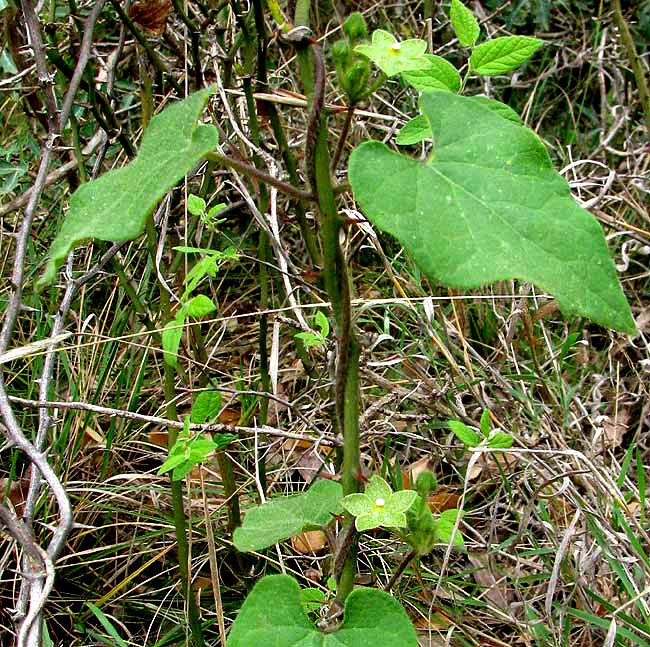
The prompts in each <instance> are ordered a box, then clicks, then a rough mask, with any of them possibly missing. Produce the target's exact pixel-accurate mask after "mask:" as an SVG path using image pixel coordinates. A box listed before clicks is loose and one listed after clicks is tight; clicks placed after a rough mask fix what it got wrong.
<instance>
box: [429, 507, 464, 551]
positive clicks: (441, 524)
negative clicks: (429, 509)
mask: <svg viewBox="0 0 650 647" xmlns="http://www.w3.org/2000/svg"><path fill="white" fill-rule="evenodd" d="M458 514H459V510H457V509H456V508H453V509H451V510H445V511H444V512H442V513H441V514H440V517H439V518H438V519H436V537H437V540H438V541H439V542H440V543H442V544H448V543H449V542H450V541H451V533H452V532H453V531H454V526H455V525H456V519H457V518H458ZM464 545H465V541H464V540H463V536H462V535H461V533H460V531H459V530H457V531H456V534H455V535H454V546H464Z"/></svg>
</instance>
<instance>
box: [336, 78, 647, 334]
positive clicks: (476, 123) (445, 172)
mask: <svg viewBox="0 0 650 647" xmlns="http://www.w3.org/2000/svg"><path fill="white" fill-rule="evenodd" d="M420 109H421V111H422V112H423V113H424V114H425V115H426V116H427V118H428V119H429V123H430V125H431V132H432V135H433V140H434V142H435V154H434V155H433V157H432V159H431V160H430V161H429V162H428V163H423V162H420V161H418V160H414V159H411V158H408V157H405V156H403V155H400V154H398V153H395V152H393V151H391V150H390V149H389V148H388V147H387V146H385V145H384V144H381V143H379V142H367V143H365V144H362V145H361V146H359V147H358V148H357V149H356V150H355V151H353V153H352V155H351V158H350V168H349V177H350V184H351V185H352V189H353V191H354V194H355V197H356V199H357V201H358V203H359V205H360V206H361V208H362V209H363V211H364V212H365V213H366V215H367V216H368V217H369V218H370V220H371V221H372V222H373V223H374V224H376V225H377V226H378V227H379V228H380V229H382V230H383V231H386V232H388V233H390V234H392V235H394V236H395V237H397V238H398V239H399V240H400V241H401V243H402V244H403V245H404V246H405V247H406V249H407V250H409V251H410V252H411V253H412V254H413V256H414V258H415V261H416V262H417V263H418V265H419V266H420V268H421V269H422V270H423V271H424V272H425V274H427V275H428V276H429V277H430V278H431V279H432V280H435V281H439V282H441V283H444V284H446V285H448V286H452V287H458V288H475V287H479V286H481V285H484V284H486V283H491V282H494V281H499V280H503V279H512V278H518V279H522V280H524V281H528V282H530V283H534V284H536V285H538V286H539V287H540V288H542V289H543V290H545V291H547V292H550V293H551V294H553V295H554V296H555V297H556V298H557V300H558V302H559V304H560V307H561V308H562V310H563V311H564V312H565V313H566V314H576V315H582V316H585V317H589V318H591V319H593V320H594V321H596V322H597V323H599V324H601V325H603V326H607V327H610V328H615V329H617V330H622V331H626V332H634V330H635V326H634V321H633V319H632V316H631V312H630V309H629V306H628V304H627V301H626V300H625V296H624V295H623V292H622V290H621V287H620V285H619V283H618V279H617V276H616V270H615V268H614V265H613V263H612V261H611V259H610V258H609V254H608V251H607V246H606V243H605V238H604V236H603V232H602V230H601V228H600V225H599V224H598V222H597V221H596V219H595V218H594V217H593V216H591V215H590V214H589V213H588V212H587V211H585V210H584V209H582V208H580V207H579V206H578V205H577V204H576V202H575V201H574V200H573V198H572V197H571V193H570V191H569V186H568V184H567V183H566V181H565V180H564V179H563V178H562V177H561V176H560V175H559V174H558V173H557V172H556V171H555V170H554V169H553V166H552V164H551V160H550V158H549V156H548V153H547V152H546V149H545V148H544V146H543V144H542V143H541V142H540V141H539V139H538V138H537V136H536V135H535V134H534V133H533V132H532V131H531V130H529V129H527V128H524V127H521V126H518V125H516V124H514V123H511V122H510V121H508V120H506V119H503V118H502V117H500V116H499V115H497V114H495V113H493V112H492V111H491V110H490V109H488V108H486V107H484V106H482V105H480V104H479V103H477V102H476V101H472V100H471V99H469V98H465V97H460V96H456V95H454V94H451V93H448V92H440V91H428V92H426V93H424V94H423V95H422V97H421V99H420Z"/></svg>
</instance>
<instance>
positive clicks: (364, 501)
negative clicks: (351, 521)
mask: <svg viewBox="0 0 650 647" xmlns="http://www.w3.org/2000/svg"><path fill="white" fill-rule="evenodd" d="M341 505H342V506H343V507H344V508H345V509H346V510H347V511H348V512H349V513H350V514H351V515H353V516H355V517H358V516H359V515H363V514H369V513H370V512H372V510H373V507H374V506H373V504H372V501H371V500H370V498H369V497H368V496H367V495H365V494H348V495H347V496H346V497H343V499H342V500H341Z"/></svg>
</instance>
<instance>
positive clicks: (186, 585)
mask: <svg viewBox="0 0 650 647" xmlns="http://www.w3.org/2000/svg"><path fill="white" fill-rule="evenodd" d="M147 238H148V243H149V255H150V257H151V260H152V262H154V263H155V262H156V247H157V245H158V232H157V231H156V227H155V225H154V222H153V217H150V218H148V220H147ZM160 309H161V312H162V313H163V319H164V321H163V324H165V323H167V322H168V321H170V320H171V319H172V316H171V303H170V300H169V293H168V292H167V290H165V289H164V287H162V286H160ZM163 370H164V376H165V400H166V401H167V417H168V418H169V419H170V420H178V412H177V410H176V393H175V384H174V369H173V368H172V367H171V366H169V364H167V363H166V362H163ZM168 434H169V435H168V437H167V447H169V448H171V447H173V446H174V444H175V443H176V439H177V438H178V429H176V428H174V427H169V430H168ZM171 476H172V472H170V474H169V478H170V481H169V486H170V489H171V493H172V511H173V515H174V529H175V531H176V544H177V546H178V569H179V571H180V575H181V582H182V587H181V588H182V591H183V597H184V598H185V602H186V604H187V622H188V624H189V626H190V632H191V634H192V644H193V647H203V646H204V645H205V642H204V640H203V631H202V629H201V618H200V614H199V609H198V607H197V604H196V600H195V598H194V596H193V595H192V582H191V580H190V568H189V548H188V542H187V525H186V523H185V506H184V505H183V481H174V480H172V478H171Z"/></svg>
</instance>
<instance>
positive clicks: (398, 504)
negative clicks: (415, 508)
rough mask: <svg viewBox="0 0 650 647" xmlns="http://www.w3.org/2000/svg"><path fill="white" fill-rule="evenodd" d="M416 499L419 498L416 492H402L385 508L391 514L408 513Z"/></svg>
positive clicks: (391, 498)
mask: <svg viewBox="0 0 650 647" xmlns="http://www.w3.org/2000/svg"><path fill="white" fill-rule="evenodd" d="M415 497H417V492H416V491H415V490H400V491H399V492H395V493H394V494H393V496H391V497H390V499H388V500H387V501H386V505H385V506H384V508H385V510H386V512H389V513H395V512H406V511H407V510H408V509H409V508H410V507H411V506H412V505H413V501H415Z"/></svg>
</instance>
